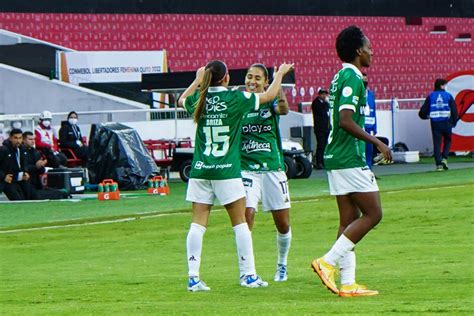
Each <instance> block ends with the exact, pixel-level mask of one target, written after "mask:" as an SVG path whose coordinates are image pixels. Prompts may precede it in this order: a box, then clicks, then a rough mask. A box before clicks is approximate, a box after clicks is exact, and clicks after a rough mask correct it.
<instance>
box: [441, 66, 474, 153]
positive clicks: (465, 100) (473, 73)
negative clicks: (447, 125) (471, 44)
mask: <svg viewBox="0 0 474 316" xmlns="http://www.w3.org/2000/svg"><path fill="white" fill-rule="evenodd" d="M446 79H447V80H448V84H447V85H446V91H448V92H449V93H451V94H452V95H453V97H454V100H455V102H456V107H457V110H458V115H459V120H458V122H457V124H456V127H455V128H453V134H452V137H451V141H452V142H451V150H452V151H474V89H473V87H474V70H467V71H460V72H456V73H453V74H451V75H449V76H448V77H447V78H446Z"/></svg>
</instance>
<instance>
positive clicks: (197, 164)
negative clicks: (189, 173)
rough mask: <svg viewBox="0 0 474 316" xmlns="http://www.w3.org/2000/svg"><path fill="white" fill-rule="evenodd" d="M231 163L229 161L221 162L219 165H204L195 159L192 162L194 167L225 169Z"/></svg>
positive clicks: (229, 166) (230, 165)
mask: <svg viewBox="0 0 474 316" xmlns="http://www.w3.org/2000/svg"><path fill="white" fill-rule="evenodd" d="M231 167H232V164H231V163H223V164H219V165H206V164H204V162H202V161H199V160H198V161H196V163H195V164H194V169H198V170H200V169H226V168H231Z"/></svg>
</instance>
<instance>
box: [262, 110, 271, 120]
mask: <svg viewBox="0 0 474 316" xmlns="http://www.w3.org/2000/svg"><path fill="white" fill-rule="evenodd" d="M271 116H272V112H270V110H269V109H262V110H260V117H261V118H264V119H267V118H269V117H271Z"/></svg>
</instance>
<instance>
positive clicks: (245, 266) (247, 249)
mask: <svg viewBox="0 0 474 316" xmlns="http://www.w3.org/2000/svg"><path fill="white" fill-rule="evenodd" d="M232 228H233V229H234V233H235V243H236V245H237V256H238V257H239V271H240V273H241V275H242V274H243V275H251V274H256V272H255V258H254V256H253V245H252V235H251V233H250V230H249V226H248V225H247V223H242V224H239V225H235V226H234V227H232Z"/></svg>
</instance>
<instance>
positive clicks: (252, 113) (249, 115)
mask: <svg viewBox="0 0 474 316" xmlns="http://www.w3.org/2000/svg"><path fill="white" fill-rule="evenodd" d="M258 114H259V113H258V112H251V113H249V114H247V117H248V118H251V117H256V116H258Z"/></svg>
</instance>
